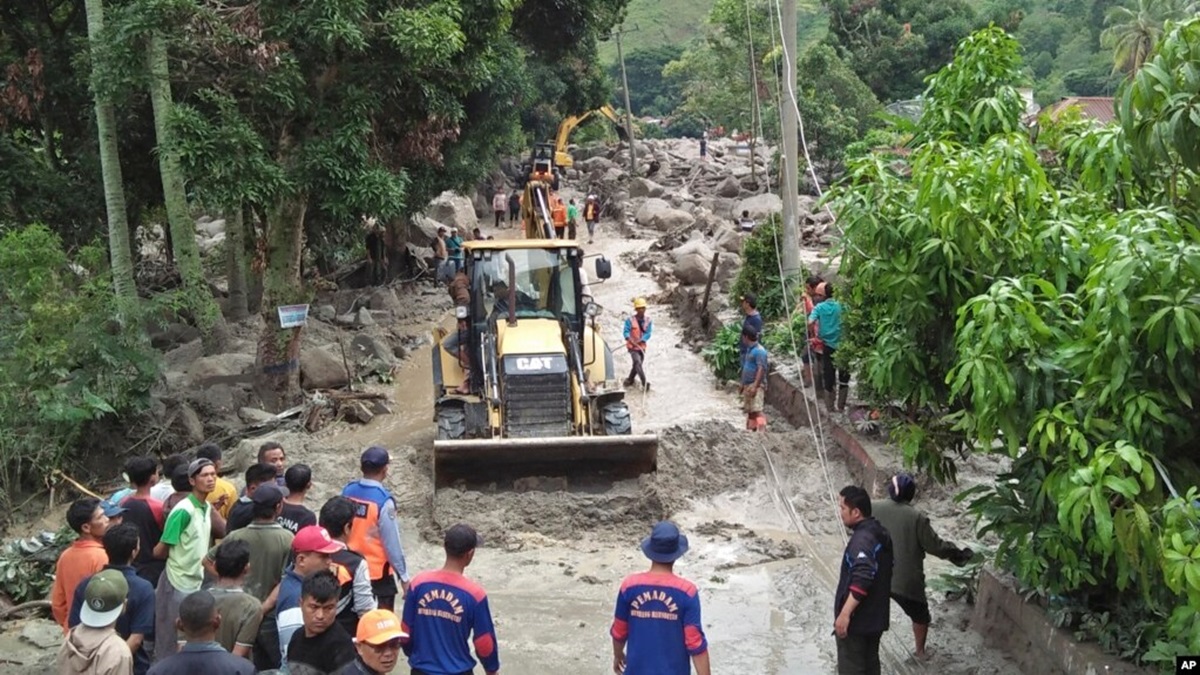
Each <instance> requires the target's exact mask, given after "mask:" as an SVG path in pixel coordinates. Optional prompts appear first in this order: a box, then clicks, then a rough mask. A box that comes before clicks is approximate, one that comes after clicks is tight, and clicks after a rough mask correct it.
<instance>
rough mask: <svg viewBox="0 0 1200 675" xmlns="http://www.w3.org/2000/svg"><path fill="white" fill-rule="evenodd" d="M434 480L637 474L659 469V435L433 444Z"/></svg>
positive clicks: (623, 476)
mask: <svg viewBox="0 0 1200 675" xmlns="http://www.w3.org/2000/svg"><path fill="white" fill-rule="evenodd" d="M433 463H434V465H433V471H434V480H435V482H436V484H437V485H438V486H439V487H440V486H446V485H450V484H453V483H455V482H459V481H465V482H468V483H473V482H476V483H477V482H502V481H506V480H512V479H516V478H520V477H524V476H554V477H565V478H567V479H568V481H571V480H576V481H578V482H593V481H612V480H624V479H628V478H636V477H638V476H640V475H642V474H646V473H653V472H655V471H656V470H657V469H658V436H656V435H654V434H645V435H639V436H556V437H550V438H485V439H472V440H436V441H434V442H433Z"/></svg>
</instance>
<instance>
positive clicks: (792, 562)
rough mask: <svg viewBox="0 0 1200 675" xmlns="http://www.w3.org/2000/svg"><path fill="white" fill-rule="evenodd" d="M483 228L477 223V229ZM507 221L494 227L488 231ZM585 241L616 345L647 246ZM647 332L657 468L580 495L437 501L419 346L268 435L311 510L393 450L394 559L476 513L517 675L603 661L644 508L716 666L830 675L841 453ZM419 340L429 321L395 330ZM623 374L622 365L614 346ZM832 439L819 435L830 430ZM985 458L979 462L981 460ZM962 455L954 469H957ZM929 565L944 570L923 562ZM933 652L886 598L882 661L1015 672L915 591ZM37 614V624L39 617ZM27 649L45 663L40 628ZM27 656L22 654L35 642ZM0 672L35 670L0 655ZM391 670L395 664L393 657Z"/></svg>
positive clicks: (895, 668) (0, 638) (480, 566)
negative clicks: (386, 403)
mask: <svg viewBox="0 0 1200 675" xmlns="http://www.w3.org/2000/svg"><path fill="white" fill-rule="evenodd" d="M485 232H488V230H487V229H485ZM510 233H511V231H499V232H494V234H496V235H497V236H500V237H503V236H505V235H508V234H510ZM598 235H599V236H598V237H597V242H596V245H593V246H589V247H587V248H588V252H589V253H594V252H602V253H604V254H605V255H606V256H607V257H608V258H609V259H610V260H611V261H612V262H613V266H614V275H613V278H612V279H610V280H608V281H606V282H604V283H593V284H592V286H591V291H592V294H593V296H594V297H595V299H596V301H597V302H598V303H599V304H601V305H602V306H603V307H604V308H605V311H604V313H603V314H602V315H601V316H600V323H601V326H602V330H603V334H604V337H605V338H606V339H607V340H609V342H610V344H613V345H620V343H621V342H622V340H621V338H620V331H621V326H622V324H623V321H624V318H625V316H627V315H628V312H630V311H631V306H632V299H633V298H634V297H635V296H647V297H650V298H653V296H654V295H655V294H656V293H658V292H659V291H660V290H661V289H659V288H658V287H657V284H656V283H655V282H654V281H653V280H651V279H650V278H648V277H646V276H644V275H641V274H639V273H637V272H636V271H634V270H633V269H631V268H630V267H629V266H628V265H627V264H626V263H625V262H624V260H623V254H625V253H627V252H631V251H642V250H645V249H646V247H647V246H648V245H649V243H650V241H649V240H627V239H624V238H622V237H621V236H620V235H619V234H618V233H617V232H616V225H615V224H614V223H610V222H607V221H606V222H605V223H603V224H602V226H601V229H600V231H599V232H598ZM443 296H444V292H443V291H441V290H440V289H438V290H436V292H435V291H419V290H418V291H414V293H413V297H412V300H413V301H414V302H425V303H430V302H443V299H442V298H443ZM648 314H649V316H650V317H651V318H652V319H653V320H654V332H653V336H652V338H651V341H650V349H649V353H648V356H647V359H646V371H647V375H648V377H649V379H650V381H651V384H652V386H651V389H650V391H649V392H645V393H643V392H641V391H633V392H631V394H630V409H631V411H632V415H633V425H634V433H642V432H655V433H657V434H659V436H660V441H661V442H660V448H659V471H658V473H657V475H655V476H643V477H641V478H639V479H637V480H628V481H623V482H620V483H617V484H615V485H612V486H611V487H610V488H609V489H604V490H600V491H591V492H570V493H568V492H562V491H555V490H553V489H548V490H527V491H524V492H517V491H514V490H512V489H511V486H502V485H495V486H485V488H484V489H480V490H472V491H464V490H456V489H446V490H442V491H439V492H438V493H437V494H436V496H435V494H434V490H433V481H432V445H433V438H434V424H433V421H432V417H433V411H432V400H431V389H432V386H431V373H430V359H429V358H428V352H427V351H425V350H427V349H428V347H427V346H426V347H425V348H423V349H422V350H421V351H418V352H417V353H415V354H414V355H413V357H412V358H409V359H407V360H406V361H405V362H404V364H403V366H402V369H401V370H400V372H398V373H397V375H396V379H395V385H394V386H393V387H391V388H390V391H389V393H390V395H391V396H392V398H393V401H394V403H395V405H394V406H393V408H394V414H392V415H381V416H377V417H376V418H375V419H374V420H373V421H372V422H371V423H370V424H368V425H366V426H357V427H351V426H345V425H342V424H338V425H334V426H332V427H329V428H327V429H326V430H324V431H323V432H321V433H319V434H317V435H315V436H308V435H302V434H296V433H286V434H273V435H271V436H269V437H264V440H265V439H266V438H272V439H275V440H279V441H280V442H282V443H283V444H284V445H285V447H287V449H288V461H289V463H301V462H303V463H306V464H309V465H310V466H312V468H313V477H314V488H313V490H312V492H311V493H310V495H309V504H308V505H309V507H310V508H313V509H314V510H316V509H319V507H320V504H322V503H323V502H324V501H325V500H326V499H328V498H329V497H330V496H333V495H335V494H337V493H338V492H339V491H340V489H341V487H342V486H343V485H344V484H345V483H346V482H347V481H349V480H350V479H352V478H354V477H355V476H356V475H357V473H358V456H359V453H360V452H361V451H362V449H363V448H365V447H366V446H368V445H373V444H377V445H383V446H385V447H387V448H389V449H390V450H391V451H392V456H393V465H392V472H391V476H390V478H389V481H388V482H389V487H390V488H391V489H392V490H393V493H394V494H395V496H396V499H397V502H398V509H399V515H400V518H401V524H402V528H403V539H404V544H405V550H406V552H407V556H408V563H409V567H410V571H412V572H415V571H417V570H421V569H428V568H431V567H436V566H439V565H440V564H441V562H442V552H441V547H440V532H441V531H442V530H443V529H444V528H446V527H448V526H450V525H452V524H454V523H455V522H459V521H462V522H468V523H471V524H472V525H474V526H475V527H476V528H477V529H478V530H479V531H480V533H481V534H482V535H483V537H484V539H485V546H484V547H483V548H481V549H480V550H479V551H478V552H477V554H476V556H475V562H474V564H473V565H472V566H471V568H470V569H469V571H468V574H469V575H470V576H472V577H474V578H475V579H477V580H478V581H479V582H480V583H482V584H483V586H484V587H485V588H486V589H487V591H488V593H489V595H490V597H491V606H492V611H493V614H494V618H495V621H496V627H497V634H498V637H499V644H500V659H501V664H502V671H503V672H505V673H511V674H517V675H543V674H550V673H568V672H569V673H575V674H578V675H602V674H604V673H610V672H612V668H611V662H612V657H611V652H612V649H611V640H610V638H609V637H608V627H609V624H610V622H611V617H612V611H613V603H614V600H615V597H616V592H617V588H618V586H619V584H620V580H621V579H622V578H623V577H624V576H625V575H627V574H629V573H631V572H635V571H641V570H644V569H645V568H647V567H648V562H647V561H646V559H645V558H644V557H643V556H642V554H641V551H640V549H639V548H638V544H639V542H640V540H641V538H642V537H643V536H645V535H646V534H647V533H648V531H649V529H650V526H651V525H652V524H653V523H654V522H656V521H657V520H659V519H662V518H670V519H672V520H674V521H675V522H677V523H678V524H679V525H680V527H681V528H682V529H683V531H684V532H685V533H686V534H687V535H688V537H689V538H690V540H691V550H690V552H689V553H688V554H687V555H686V556H684V557H683V558H682V559H681V560H680V561H679V563H678V564H677V568H676V569H677V571H678V572H679V573H680V574H682V575H683V576H686V577H688V578H690V579H691V580H693V581H694V582H695V583H696V584H697V586H698V587H699V589H700V595H701V600H702V605H703V617H704V627H705V631H706V634H707V637H708V641H709V644H710V651H711V657H712V664H713V669H714V672H716V673H753V674H756V675H758V674H762V675H768V674H771V675H773V674H781V675H783V674H788V675H790V674H805V673H831V672H834V670H835V668H834V664H835V658H834V653H835V647H834V641H833V637H832V635H831V633H832V627H833V609H832V604H833V589H834V587H835V585H836V581H837V572H838V568H837V566H838V564H839V560H840V555H841V549H842V546H843V542H844V540H843V536H844V531H843V528H842V526H841V523H840V520H839V519H838V514H837V508H836V505H835V503H834V501H833V498H832V496H831V487H832V489H833V490H836V489H840V487H841V486H843V485H845V484H847V483H850V482H851V478H850V476H849V473H848V471H847V470H846V468H845V466H844V464H842V463H841V460H840V458H837V457H831V459H830V461H829V462H828V463H827V470H828V478H826V472H825V471H824V470H823V468H822V463H821V461H820V459H819V458H818V453H817V450H816V447H817V445H816V443H817V439H816V438H815V436H814V435H813V434H812V432H811V431H810V430H808V429H792V428H789V427H788V426H787V425H786V423H785V422H783V421H782V420H783V417H782V416H781V415H778V414H771V426H770V432H769V433H767V434H754V435H751V434H747V433H745V432H744V431H742V430H741V427H742V425H743V417H742V415H741V413H740V411H739V409H738V401H737V399H736V397H735V396H734V395H732V394H730V393H727V392H724V391H722V390H721V389H720V388H719V387H718V383H716V382H715V381H714V378H713V377H712V376H711V375H710V371H709V369H708V368H707V366H706V365H705V364H704V363H703V361H702V359H701V358H700V356H699V355H698V354H695V353H693V352H691V351H690V350H689V349H687V348H685V347H684V346H683V342H684V340H683V338H684V336H683V335H682V330H681V328H680V324H679V322H678V321H676V320H675V319H674V318H673V317H672V316H671V315H669V314H668V312H667V308H666V307H664V306H660V305H655V304H653V303H652V304H651V306H650V308H649V310H648ZM404 330H406V331H411V334H413V335H423V336H426V337H427V336H428V334H429V330H430V326H427V325H412V326H407V327H404ZM615 351H616V352H617V368H618V371H620V373H621V375H622V376H623V375H624V373H626V372H628V368H629V360H628V358H627V357H626V356H625V355H624V353H623V350H622V349H619V348H618V349H616V350H615ZM830 445H831V446H832V443H830ZM985 469H986V468H985ZM969 472H970V468H969V467H964V468H963V469H960V474H964V475H965V474H969ZM948 494H949V493H945V494H942V495H940V497H941V499H940V501H938V502H937V503H936V504H935V505H926V508H927V510H930V511H931V514H932V516H933V517H934V524H935V526H936V527H938V528H939V530H941V531H943V533H944V534H947V535H948V536H951V537H955V536H959V537H967V536H969V531H970V527H969V523H967V522H966V521H965V520H964V519H963V518H962V517H961V516H959V515H958V509H957V506H956V505H953V504H952V503H951V502H950V500H949V499H948V497H947V495H948ZM928 568H929V573H930V576H933V575H935V574H936V573H937V570H938V569H941V568H944V566H943V565H942V563H941V561H933V562H931V563H929V565H928ZM930 600H931V603H932V609H933V615H934V623H933V626H932V630H931V634H930V646H931V650H932V651H933V653H934V655H935V656H934V659H933V661H932V662H930V663H927V664H919V663H916V662H915V661H913V660H912V659H911V658H910V650H911V642H912V637H911V632H910V628H909V623H908V620H907V619H906V618H904V617H903V615H902V614H901V613H900V612H899V610H898V609H895V608H894V607H893V628H892V630H891V631H890V632H889V634H887V635H886V636H885V638H884V641H883V646H882V654H883V658H884V664H885V666H884V672H887V673H925V672H928V673H964V674H965V673H986V674H991V673H1003V674H1005V675H1008V674H1010V673H1012V674H1015V673H1018V672H1019V670H1017V669H1016V668H1015V666H1012V665H1011V664H1010V662H1008V661H1006V659H1005V658H1004V656H1003V655H1002V654H999V653H996V652H993V651H990V650H986V649H984V648H983V647H982V646H981V642H982V640H981V638H980V637H979V636H978V635H977V634H975V633H973V632H971V631H970V630H968V628H967V619H968V617H969V611H970V608H969V607H968V606H966V605H965V604H963V603H961V602H956V603H946V602H943V601H942V600H941V599H939V598H935V597H933V596H932V595H931V597H930ZM43 623H45V622H43ZM49 628H50V631H49V632H50V637H51V639H50V640H49V643H48V644H47V645H46V646H45V647H43V648H42V649H43V651H42V652H41V655H42V656H41V658H40V662H41V663H45V658H46V656H48V655H49V656H50V658H51V660H52V654H51V653H50V652H51V650H52V649H56V647H57V645H54V644H53V639H52V638H53V630H56V629H54V627H53V626H52V625H51V626H49ZM21 630H22V627H21V626H18V625H15V624H10V627H8V628H6V629H5V632H4V633H0V653H6V654H13V652H10V651H9V650H10V649H16V648H17V647H18V646H20V647H21V648H22V649H25V648H26V647H25V646H24V645H26V643H28V642H29V641H30V640H29V639H28V638H26V639H20V638H19V637H18V635H19V633H20V631H21ZM30 658H32V659H35V660H38V655H37V654H34V655H33V656H32V657H30ZM5 661H6V659H4V658H0V674H2V673H5V672H14V673H28V672H36V668H35V670H34V671H31V670H29V669H28V667H26V668H21V667H13V664H15V663H22V662H23V663H26V664H28V663H32V661H30V660H26V658H25V657H21V658H20V659H16V658H13V659H12V660H9V661H8V663H7V664H6V663H5ZM399 670H404V672H407V670H406V667H405V668H400V669H398V671H399Z"/></svg>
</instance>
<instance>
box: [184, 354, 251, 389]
mask: <svg viewBox="0 0 1200 675" xmlns="http://www.w3.org/2000/svg"><path fill="white" fill-rule="evenodd" d="M252 368H254V355H253V354H215V355H213V356H205V357H202V358H198V359H196V360H195V361H194V362H192V364H191V365H190V366H189V367H188V369H187V372H188V374H190V375H191V376H192V379H193V380H194V381H196V382H203V381H204V380H206V379H209V378H214V377H229V376H231V375H241V374H243V373H246V372H248V371H249V370H251V369H252Z"/></svg>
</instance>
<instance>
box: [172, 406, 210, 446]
mask: <svg viewBox="0 0 1200 675" xmlns="http://www.w3.org/2000/svg"><path fill="white" fill-rule="evenodd" d="M175 426H176V427H177V428H178V429H179V431H180V432H181V433H182V434H183V436H184V438H186V439H187V441H188V443H191V444H192V445H199V444H200V443H203V442H204V422H201V421H200V416H199V415H197V414H196V411H195V410H193V409H192V406H190V405H188V404H186V403H180V404H179V414H178V415H177V416H176V417H175Z"/></svg>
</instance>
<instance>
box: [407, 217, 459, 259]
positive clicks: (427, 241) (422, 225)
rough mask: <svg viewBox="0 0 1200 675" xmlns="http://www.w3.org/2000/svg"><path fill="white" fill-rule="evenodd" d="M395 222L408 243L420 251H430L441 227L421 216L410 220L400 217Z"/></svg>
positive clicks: (431, 219) (435, 221) (434, 221)
mask: <svg viewBox="0 0 1200 675" xmlns="http://www.w3.org/2000/svg"><path fill="white" fill-rule="evenodd" d="M397 222H398V224H399V226H400V227H402V228H403V229H404V230H405V231H406V234H407V236H408V241H409V243H411V244H413V245H415V246H418V247H420V248H421V249H422V250H430V249H429V247H430V246H431V245H432V244H433V240H434V239H437V231H438V228H439V227H442V226H443V225H442V223H439V222H438V221H437V220H434V219H433V218H430V217H428V216H426V215H423V214H417V215H415V216H412V217H410V218H405V217H401V218H399V219H398V221H397ZM468 231H470V230H468ZM431 254H432V253H431Z"/></svg>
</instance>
